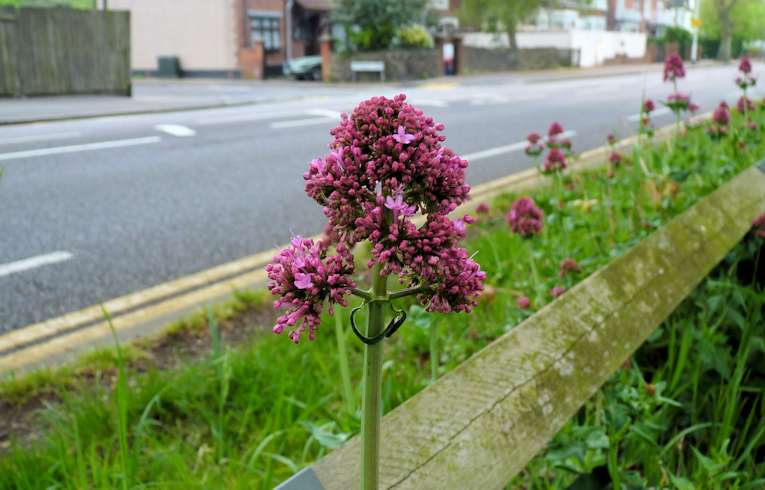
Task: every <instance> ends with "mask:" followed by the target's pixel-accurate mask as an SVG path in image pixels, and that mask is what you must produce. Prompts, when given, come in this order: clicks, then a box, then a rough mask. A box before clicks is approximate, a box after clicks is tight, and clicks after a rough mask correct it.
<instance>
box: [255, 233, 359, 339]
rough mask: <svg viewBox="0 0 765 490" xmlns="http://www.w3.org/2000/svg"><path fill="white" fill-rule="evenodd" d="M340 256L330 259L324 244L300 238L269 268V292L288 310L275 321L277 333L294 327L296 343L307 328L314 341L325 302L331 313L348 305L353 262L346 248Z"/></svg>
mask: <svg viewBox="0 0 765 490" xmlns="http://www.w3.org/2000/svg"><path fill="white" fill-rule="evenodd" d="M338 252H339V254H338V255H336V256H328V255H327V251H326V249H325V248H323V247H322V245H321V244H319V243H314V242H313V240H307V239H304V238H302V237H299V236H298V237H295V238H293V239H292V242H291V243H290V246H289V247H288V248H286V249H284V250H282V251H281V252H280V253H279V254H278V255H277V256H276V257H274V259H273V262H271V263H270V264H268V265H267V266H266V273H267V274H268V289H270V290H271V293H272V294H274V295H276V296H280V297H281V298H280V299H279V300H277V301H276V302H275V303H274V306H275V307H277V308H280V307H282V306H288V307H289V309H288V311H287V313H285V314H284V315H282V316H280V317H279V318H278V319H277V320H276V326H275V327H274V329H273V330H274V332H275V333H281V332H282V331H283V330H284V329H285V328H286V327H294V329H293V330H292V331H291V332H290V334H289V336H290V339H292V341H293V342H295V343H297V342H299V341H300V336H301V334H302V333H303V332H304V331H305V330H306V328H308V329H309V338H310V339H311V340H313V338H314V336H315V334H316V330H317V329H318V328H319V323H320V322H321V320H320V317H321V311H322V306H323V303H324V301H325V300H327V301H329V304H330V309H331V308H332V305H333V304H340V305H342V306H345V305H347V302H346V300H345V296H346V295H347V294H348V293H349V292H350V289H351V288H352V287H354V286H355V284H354V282H353V281H352V280H351V278H350V274H351V273H352V272H353V258H352V257H351V255H350V253H348V252H347V251H345V249H343V248H340V249H339V250H338Z"/></svg>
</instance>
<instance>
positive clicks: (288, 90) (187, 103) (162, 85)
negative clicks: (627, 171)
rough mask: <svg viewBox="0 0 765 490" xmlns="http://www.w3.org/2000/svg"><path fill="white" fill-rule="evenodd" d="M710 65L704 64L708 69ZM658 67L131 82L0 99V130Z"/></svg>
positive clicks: (639, 71) (629, 72)
mask: <svg viewBox="0 0 765 490" xmlns="http://www.w3.org/2000/svg"><path fill="white" fill-rule="evenodd" d="M710 63H714V62H709V61H704V64H705V65H709V64H710ZM661 69H662V65H661V64H660V63H652V64H626V65H613V66H603V67H593V68H585V69H571V68H561V69H555V70H539V71H524V72H513V73H498V74H490V75H477V76H475V75H474V76H460V77H442V78H437V79H430V80H426V81H412V82H409V83H406V84H403V85H402V84H395V83H385V84H379V83H378V84H353V85H351V84H347V83H345V84H344V83H335V84H324V83H311V82H298V81H293V80H288V79H274V80H266V81H251V80H221V79H185V80H174V79H156V78H155V79H135V80H133V94H132V96H131V97H126V96H117V95H76V96H58V97H25V98H13V99H0V125H9V124H27V123H35V122H50V121H60V120H70V119H82V118H93V117H100V116H121V115H129V114H149V113H162V112H174V111H187V110H198V109H209V108H220V107H233V106H241V105H250V104H262V103H267V102H280V101H282V102H283V101H289V100H298V99H302V98H306V97H333V96H338V95H342V94H343V93H347V92H348V91H349V90H375V88H376V87H381V86H382V87H395V86H399V85H400V86H405V87H423V86H425V87H427V86H433V85H439V84H454V83H457V84H460V85H463V86H470V85H483V84H486V83H491V82H493V81H498V83H506V82H507V81H508V80H513V81H518V82H523V83H538V82H546V81H555V80H563V79H566V80H574V79H584V78H597V77H607V76H615V75H639V74H643V73H648V72H658V71H661Z"/></svg>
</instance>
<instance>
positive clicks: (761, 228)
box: [752, 213, 765, 238]
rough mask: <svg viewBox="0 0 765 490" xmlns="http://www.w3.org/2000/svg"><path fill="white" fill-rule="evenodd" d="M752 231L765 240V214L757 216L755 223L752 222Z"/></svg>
mask: <svg viewBox="0 0 765 490" xmlns="http://www.w3.org/2000/svg"><path fill="white" fill-rule="evenodd" d="M752 231H754V234H755V235H756V236H758V237H760V238H765V213H762V214H761V215H759V216H757V217H756V218H755V219H754V221H752Z"/></svg>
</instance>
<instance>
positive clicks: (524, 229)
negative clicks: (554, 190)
mask: <svg viewBox="0 0 765 490" xmlns="http://www.w3.org/2000/svg"><path fill="white" fill-rule="evenodd" d="M544 218H545V213H544V212H543V211H542V210H541V209H540V208H539V207H538V206H537V205H536V203H535V202H534V200H533V199H532V198H530V197H522V198H520V199H518V200H517V201H515V202H514V203H513V205H512V207H511V208H510V211H509V212H508V213H507V223H508V225H510V228H511V229H512V230H513V232H515V233H517V234H519V235H520V236H522V237H523V238H527V237H530V236H533V235H538V234H539V233H541V232H542V227H543V226H544Z"/></svg>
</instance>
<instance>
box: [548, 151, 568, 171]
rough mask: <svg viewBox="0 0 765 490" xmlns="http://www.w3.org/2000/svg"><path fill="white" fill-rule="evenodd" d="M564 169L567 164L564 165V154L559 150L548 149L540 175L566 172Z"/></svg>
mask: <svg viewBox="0 0 765 490" xmlns="http://www.w3.org/2000/svg"><path fill="white" fill-rule="evenodd" d="M566 167H568V164H567V163H566V154H565V153H563V151H562V150H560V149H559V148H550V151H549V152H547V156H546V157H545V161H544V163H543V165H542V173H544V174H551V173H555V172H561V171H563V170H566Z"/></svg>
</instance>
